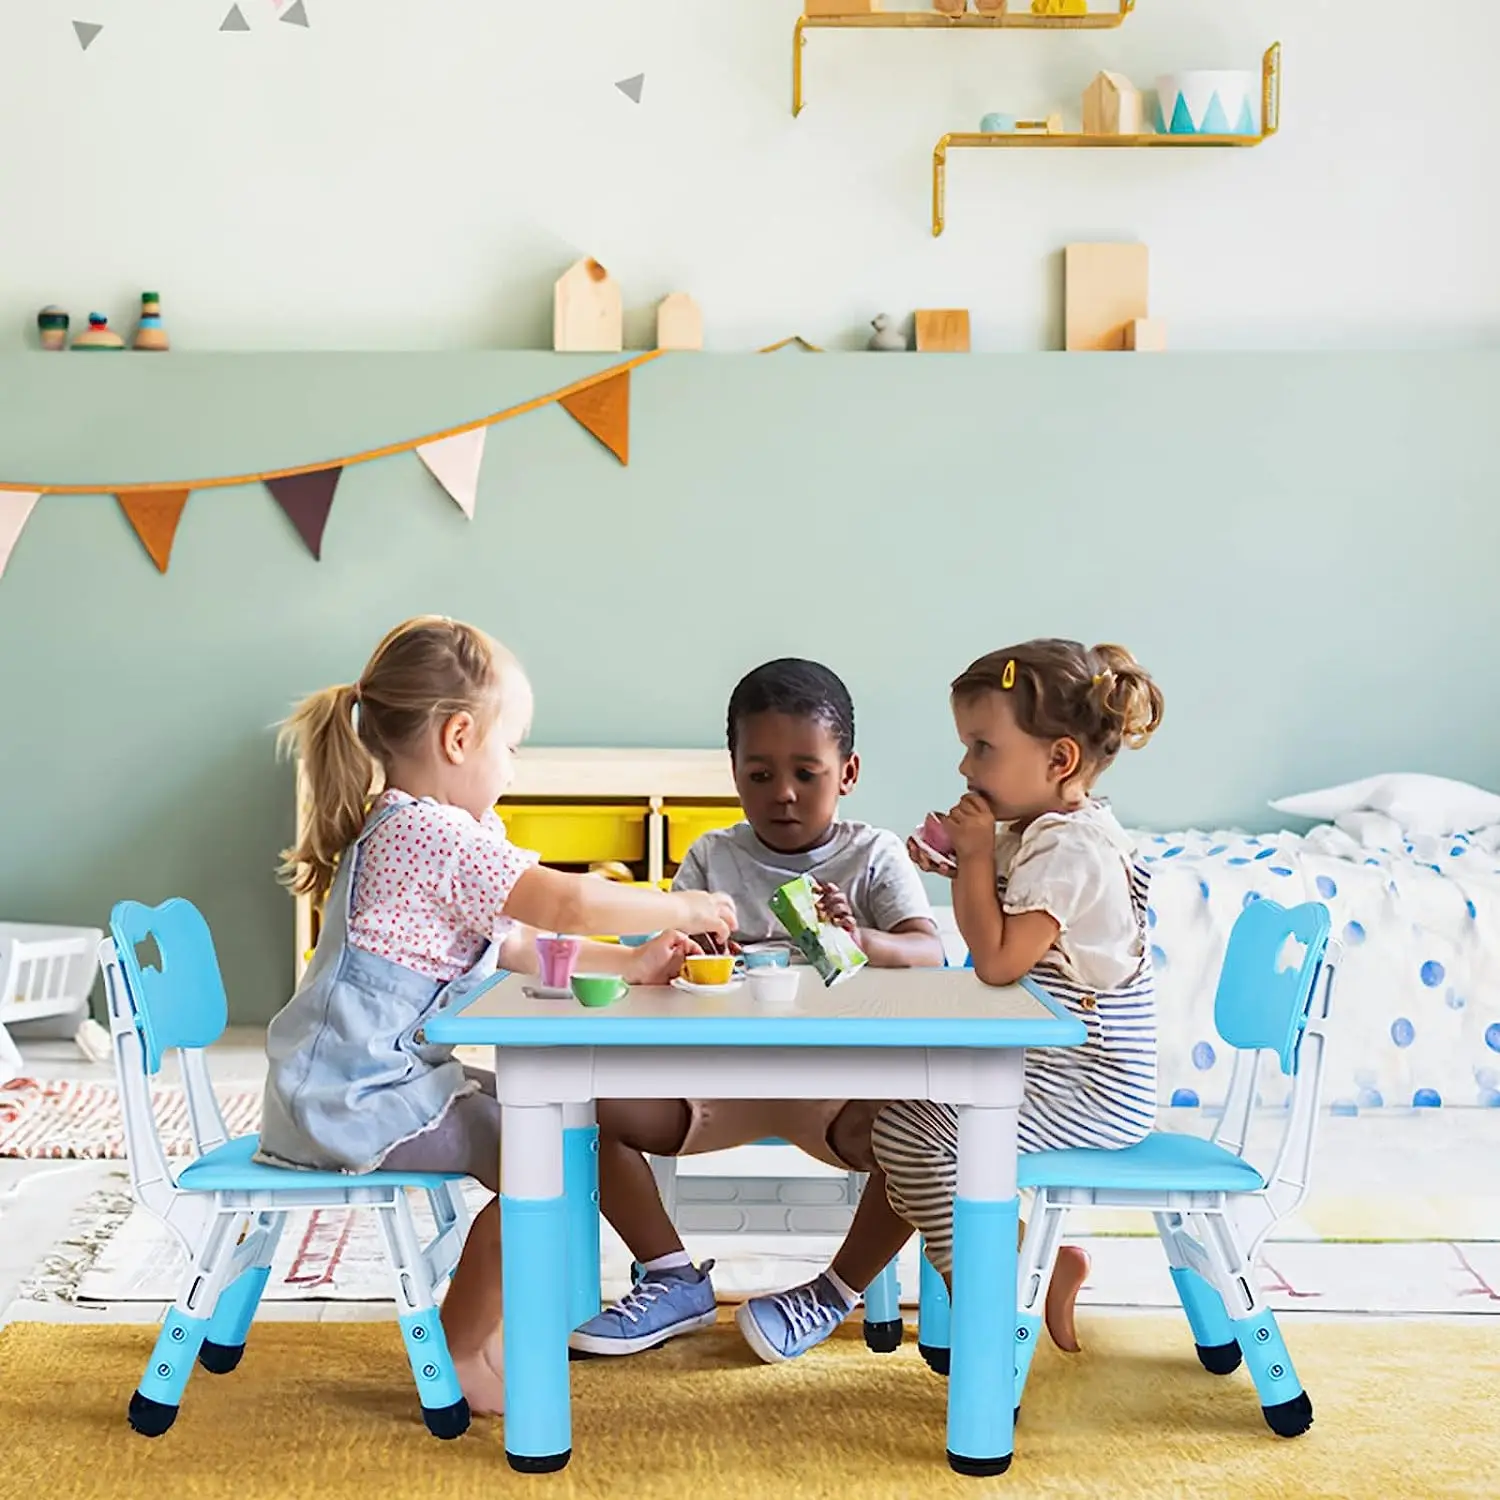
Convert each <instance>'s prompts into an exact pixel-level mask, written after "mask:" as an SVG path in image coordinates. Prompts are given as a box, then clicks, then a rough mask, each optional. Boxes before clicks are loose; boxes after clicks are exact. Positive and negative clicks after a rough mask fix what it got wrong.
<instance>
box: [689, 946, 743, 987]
mask: <svg viewBox="0 0 1500 1500" xmlns="http://www.w3.org/2000/svg"><path fill="white" fill-rule="evenodd" d="M682 973H683V976H684V978H686V980H687V982H688V983H689V984H728V983H729V981H730V980H731V979H733V978H734V954H732V953H700V954H695V955H694V956H693V957H691V958H685V959H683V961H682Z"/></svg>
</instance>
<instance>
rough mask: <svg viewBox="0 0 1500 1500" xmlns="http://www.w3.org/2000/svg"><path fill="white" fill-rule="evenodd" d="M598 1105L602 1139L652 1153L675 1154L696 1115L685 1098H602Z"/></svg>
mask: <svg viewBox="0 0 1500 1500" xmlns="http://www.w3.org/2000/svg"><path fill="white" fill-rule="evenodd" d="M596 1108H597V1118H598V1121H599V1139H600V1141H601V1142H610V1141H614V1142H616V1143H618V1144H619V1145H622V1146H628V1147H630V1149H631V1150H633V1151H644V1152H646V1153H647V1154H648V1155H651V1156H676V1155H677V1154H678V1153H679V1152H680V1151H681V1150H682V1144H683V1142H684V1141H685V1140H686V1139H687V1133H688V1126H689V1125H691V1123H692V1119H693V1112H692V1110H691V1109H690V1108H689V1107H688V1102H687V1100H686V1099H601V1100H599V1102H598V1105H597V1107H596Z"/></svg>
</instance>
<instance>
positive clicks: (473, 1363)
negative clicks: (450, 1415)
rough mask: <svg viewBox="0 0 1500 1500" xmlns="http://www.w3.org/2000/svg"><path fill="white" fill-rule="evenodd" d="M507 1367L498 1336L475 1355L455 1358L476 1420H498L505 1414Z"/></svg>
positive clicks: (456, 1366) (489, 1339) (459, 1379)
mask: <svg viewBox="0 0 1500 1500" xmlns="http://www.w3.org/2000/svg"><path fill="white" fill-rule="evenodd" d="M492 1345H493V1349H492V1348H491V1346H492ZM503 1363H504V1362H503V1359H502V1356H501V1353H500V1336H499V1334H494V1333H492V1334H491V1335H490V1336H489V1338H487V1339H486V1340H485V1341H484V1343H483V1344H482V1345H481V1346H480V1347H479V1348H478V1349H475V1350H473V1351H472V1352H471V1353H467V1354H455V1355H454V1356H453V1368H454V1370H455V1372H456V1373H457V1375H458V1384H459V1388H460V1389H461V1390H462V1391H463V1393H464V1399H465V1400H466V1401H467V1402H468V1403H469V1410H470V1411H471V1412H472V1413H473V1414H474V1415H475V1416H476V1417H486V1416H496V1417H498V1416H499V1415H500V1414H501V1413H502V1412H503V1411H504V1410H505V1380H504V1377H503V1375H502V1374H501V1370H502V1368H503Z"/></svg>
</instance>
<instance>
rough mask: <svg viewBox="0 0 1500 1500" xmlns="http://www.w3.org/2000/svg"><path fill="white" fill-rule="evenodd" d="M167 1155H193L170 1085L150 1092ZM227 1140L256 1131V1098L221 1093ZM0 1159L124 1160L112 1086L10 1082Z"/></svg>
mask: <svg viewBox="0 0 1500 1500" xmlns="http://www.w3.org/2000/svg"><path fill="white" fill-rule="evenodd" d="M151 1104H152V1108H153V1109H154V1110H155V1112H156V1119H157V1124H158V1127H159V1129H160V1133H161V1139H162V1146H163V1148H164V1149H165V1150H166V1153H167V1155H168V1156H191V1155H192V1154H193V1135H192V1131H191V1129H190V1127H189V1124H188V1110H187V1095H186V1094H184V1093H183V1091H182V1090H181V1089H180V1088H178V1087H176V1086H175V1085H171V1084H159V1085H157V1086H156V1087H155V1088H153V1089H152V1090H151ZM219 1108H220V1109H221V1110H222V1111H223V1114H224V1123H225V1125H226V1126H227V1127H228V1129H229V1133H230V1135H231V1136H236V1135H247V1134H249V1133H250V1132H251V1131H254V1130H256V1129H258V1128H259V1126H260V1093H259V1091H256V1092H255V1093H248V1092H243V1093H233V1094H231V1093H220V1095H219ZM0 1156H15V1157H25V1158H29V1159H35V1160H59V1161H60V1160H70V1159H71V1160H79V1161H110V1160H123V1159H124V1157H125V1121H124V1118H123V1116H122V1115H121V1113H120V1094H119V1090H118V1089H117V1088H116V1087H115V1085H114V1084H112V1083H81V1082H78V1081H76V1080H71V1079H58V1080H55V1081H51V1082H42V1081H41V1080H39V1079H36V1078H14V1079H12V1080H11V1081H10V1082H9V1083H7V1084H5V1085H4V1086H3V1087H0Z"/></svg>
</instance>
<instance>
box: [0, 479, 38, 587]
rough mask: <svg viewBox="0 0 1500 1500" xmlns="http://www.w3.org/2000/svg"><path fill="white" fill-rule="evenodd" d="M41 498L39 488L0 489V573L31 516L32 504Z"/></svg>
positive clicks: (3, 570) (3, 569) (2, 571)
mask: <svg viewBox="0 0 1500 1500" xmlns="http://www.w3.org/2000/svg"><path fill="white" fill-rule="evenodd" d="M41 498H42V492H41V491H40V490H0V574H3V573H4V572H5V565H6V563H8V562H9V561H10V554H11V553H12V552H13V551H14V550H15V545H16V543H17V542H18V541H19V540H20V539H21V531H22V529H23V528H24V527H25V525H26V522H27V521H28V520H29V519H30V518H31V508H32V506H34V505H35V504H36V503H37V501H38V500H40V499H41Z"/></svg>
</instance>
